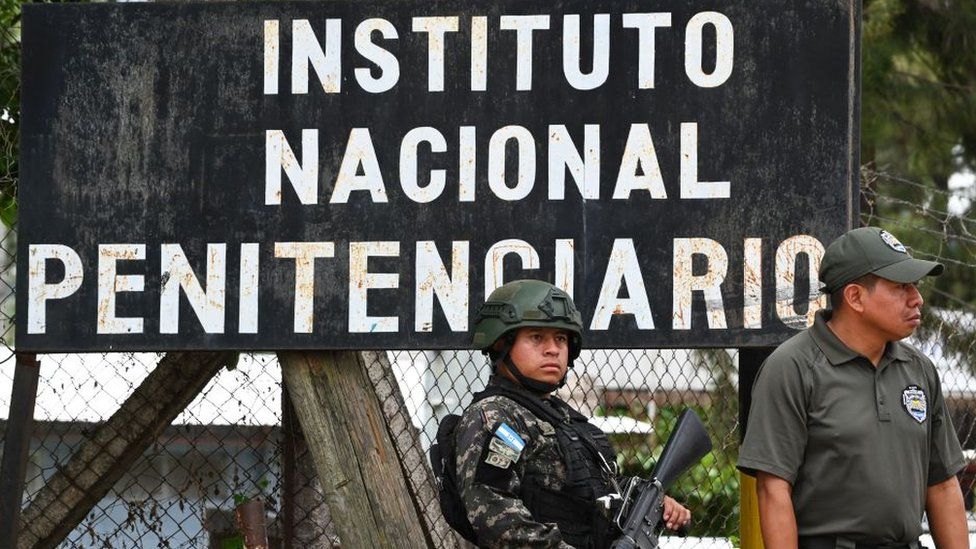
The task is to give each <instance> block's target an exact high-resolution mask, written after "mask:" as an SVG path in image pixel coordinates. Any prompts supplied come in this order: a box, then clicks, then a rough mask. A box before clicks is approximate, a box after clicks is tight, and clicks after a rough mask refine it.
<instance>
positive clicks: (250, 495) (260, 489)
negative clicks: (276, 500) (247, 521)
mask: <svg viewBox="0 0 976 549" xmlns="http://www.w3.org/2000/svg"><path fill="white" fill-rule="evenodd" d="M270 484H271V482H270V481H269V480H268V479H267V478H262V479H261V480H258V481H257V482H255V483H254V486H253V487H252V488H251V489H250V490H240V491H237V492H234V496H233V497H234V505H235V506H237V505H242V504H244V503H247V502H249V501H251V500H254V499H258V498H261V497H263V496H264V495H265V494H266V493H267V491H268V486H269V485H270Z"/></svg>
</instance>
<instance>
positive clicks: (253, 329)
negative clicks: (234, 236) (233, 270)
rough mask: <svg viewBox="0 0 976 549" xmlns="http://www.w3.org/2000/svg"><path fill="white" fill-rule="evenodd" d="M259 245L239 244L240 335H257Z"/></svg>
mask: <svg viewBox="0 0 976 549" xmlns="http://www.w3.org/2000/svg"><path fill="white" fill-rule="evenodd" d="M259 252H260V245H259V244H258V243H257V242H245V243H243V244H241V269H240V273H241V283H240V288H239V290H240V291H239V295H238V299H239V301H240V309H239V311H238V315H237V331H238V332H240V333H242V334H256V333H258V282H259V277H258V275H259V273H260V271H259V270H258V269H259V267H260V256H259V255H258V254H259Z"/></svg>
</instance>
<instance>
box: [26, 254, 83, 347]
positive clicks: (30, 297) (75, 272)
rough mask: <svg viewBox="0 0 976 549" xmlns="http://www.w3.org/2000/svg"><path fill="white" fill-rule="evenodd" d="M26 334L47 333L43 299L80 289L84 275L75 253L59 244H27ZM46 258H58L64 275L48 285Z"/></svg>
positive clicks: (68, 294) (54, 259) (66, 295)
mask: <svg viewBox="0 0 976 549" xmlns="http://www.w3.org/2000/svg"><path fill="white" fill-rule="evenodd" d="M27 256H28V260H27V333H29V334H43V333H46V332H47V302H48V300H50V299H64V298H66V297H68V296H70V295H71V294H73V293H75V292H77V291H78V288H81V283H82V281H83V280H84V277H85V271H84V268H83V267H82V265H81V257H79V256H78V252H76V251H74V250H72V249H71V248H69V247H68V246H62V245H61V244H31V245H30V246H28V247H27ZM48 260H53V261H60V262H61V265H62V266H63V267H64V278H62V279H61V281H60V282H55V283H53V284H48V282H47V262H48Z"/></svg>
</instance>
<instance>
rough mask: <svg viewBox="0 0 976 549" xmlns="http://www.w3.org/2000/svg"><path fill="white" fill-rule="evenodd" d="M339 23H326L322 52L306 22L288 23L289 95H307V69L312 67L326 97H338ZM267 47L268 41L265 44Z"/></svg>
mask: <svg viewBox="0 0 976 549" xmlns="http://www.w3.org/2000/svg"><path fill="white" fill-rule="evenodd" d="M341 32H342V20H341V19H327V20H326V21H325V48H326V49H325V50H324V51H323V50H322V45H321V44H320V43H319V39H318V38H316V37H315V31H313V30H312V25H311V24H310V23H309V22H308V19H295V20H294V21H292V22H291V36H292V42H291V93H295V94H307V93H308V80H309V78H308V66H309V64H311V65H312V69H314V70H315V74H316V75H318V77H319V82H321V84H322V90H323V91H324V92H325V93H339V91H340V89H341V85H342V75H341V71H342V64H341V55H342V38H341V36H340V34H341ZM265 42H266V43H267V40H265Z"/></svg>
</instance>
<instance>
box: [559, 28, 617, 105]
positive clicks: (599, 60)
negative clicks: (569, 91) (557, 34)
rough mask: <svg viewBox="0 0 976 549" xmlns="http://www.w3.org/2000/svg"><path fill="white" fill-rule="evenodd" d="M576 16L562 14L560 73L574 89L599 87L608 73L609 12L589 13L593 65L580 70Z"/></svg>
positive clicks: (580, 42) (580, 55)
mask: <svg viewBox="0 0 976 549" xmlns="http://www.w3.org/2000/svg"><path fill="white" fill-rule="evenodd" d="M582 42H583V41H582V39H581V38H580V16H579V15H575V14H571V15H565V16H563V74H565V75H566V82H569V85H570V86H572V87H574V88H576V89H577V90H592V89H596V88H599V87H600V86H602V85H603V84H604V83H605V82H606V81H607V76H608V75H609V74H610V14H609V13H597V14H594V15H593V56H592V59H593V68H592V70H590V72H588V73H585V72H583V69H582V68H581V67H582V64H583V55H582V52H581V51H580V50H581V49H582Z"/></svg>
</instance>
